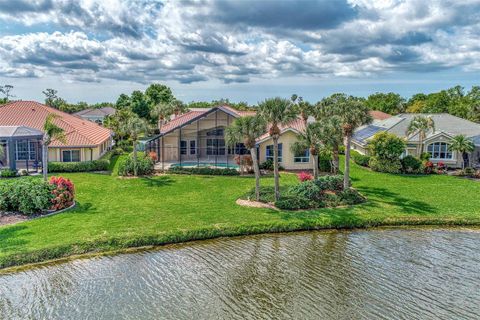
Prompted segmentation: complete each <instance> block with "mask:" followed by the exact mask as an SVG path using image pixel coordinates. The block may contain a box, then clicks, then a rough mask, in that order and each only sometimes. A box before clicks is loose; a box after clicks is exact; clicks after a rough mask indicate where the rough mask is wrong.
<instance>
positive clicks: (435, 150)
mask: <svg viewBox="0 0 480 320" xmlns="http://www.w3.org/2000/svg"><path fill="white" fill-rule="evenodd" d="M430 147H431V148H430ZM442 147H445V149H444V150H443V151H442ZM449 147H450V144H448V143H446V142H441V141H437V142H432V143H430V144H428V146H427V152H428V153H429V154H430V159H431V160H454V159H455V158H454V152H452V151H451V150H449ZM441 153H445V155H448V154H450V157H446V156H445V157H440V154H441ZM435 154H437V156H435Z"/></svg>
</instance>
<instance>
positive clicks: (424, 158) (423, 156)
mask: <svg viewBox="0 0 480 320" xmlns="http://www.w3.org/2000/svg"><path fill="white" fill-rule="evenodd" d="M420 160H422V161H430V153H428V152H424V153H422V154H421V155H420Z"/></svg>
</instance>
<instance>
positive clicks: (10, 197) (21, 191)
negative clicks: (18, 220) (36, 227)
mask: <svg viewBox="0 0 480 320" xmlns="http://www.w3.org/2000/svg"><path fill="white" fill-rule="evenodd" d="M53 189H54V187H53V186H52V185H50V184H49V183H46V182H44V181H43V180H41V179H36V178H30V177H27V178H22V179H15V180H10V181H4V182H3V183H1V184H0V210H2V211H13V212H21V213H24V214H33V213H41V212H44V211H46V210H48V209H49V208H50V207H51V204H52V203H51V200H52V198H53V194H52V190H53Z"/></svg>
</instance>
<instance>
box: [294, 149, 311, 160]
mask: <svg viewBox="0 0 480 320" xmlns="http://www.w3.org/2000/svg"><path fill="white" fill-rule="evenodd" d="M293 162H294V163H308V162H310V150H308V149H306V150H305V153H304V155H303V156H299V157H297V156H295V155H293Z"/></svg>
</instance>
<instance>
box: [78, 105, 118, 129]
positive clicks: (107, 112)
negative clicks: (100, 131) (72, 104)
mask: <svg viewBox="0 0 480 320" xmlns="http://www.w3.org/2000/svg"><path fill="white" fill-rule="evenodd" d="M116 111H117V110H116V109H115V108H112V107H104V108H90V109H85V110H82V111H79V112H75V113H74V115H75V116H77V117H80V118H83V119H85V120H89V121H93V122H95V123H98V124H100V125H102V124H103V121H104V120H105V118H106V117H107V116H111V115H113V114H115V112H116Z"/></svg>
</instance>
